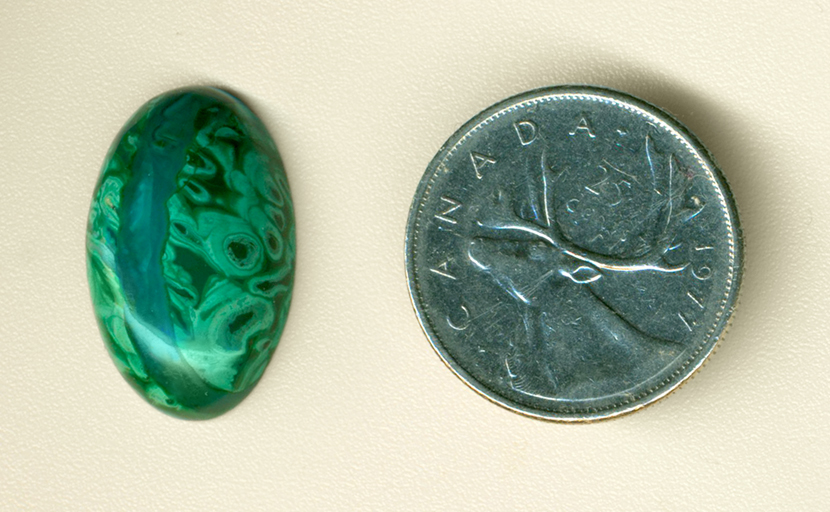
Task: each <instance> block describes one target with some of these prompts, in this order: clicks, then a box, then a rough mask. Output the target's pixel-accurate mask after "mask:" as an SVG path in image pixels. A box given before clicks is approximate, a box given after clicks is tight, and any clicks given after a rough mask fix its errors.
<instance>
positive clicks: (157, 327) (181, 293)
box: [87, 88, 295, 419]
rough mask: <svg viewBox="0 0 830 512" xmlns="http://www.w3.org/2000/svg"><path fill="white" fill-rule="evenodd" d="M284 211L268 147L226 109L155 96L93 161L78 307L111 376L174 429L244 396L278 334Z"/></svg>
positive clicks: (215, 102)
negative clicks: (86, 304) (86, 309)
mask: <svg viewBox="0 0 830 512" xmlns="http://www.w3.org/2000/svg"><path fill="white" fill-rule="evenodd" d="M294 258H295V243H294V212H293V207H292V202H291V195H290V193H289V189H288V182H287V180H286V176H285V171H284V170H283V165H282V160H281V159H280V156H279V152H278V151H277V147H276V145H275V144H274V141H273V140H272V139H271V137H270V135H269V134H268V131H267V130H266V129H265V127H264V126H263V124H262V122H261V121H260V120H259V119H258V118H257V117H256V116H255V115H254V114H253V113H252V112H251V111H250V110H249V109H248V108H247V107H246V106H245V105H244V104H243V103H242V102H241V101H239V100H238V99H237V98H235V97H233V96H231V95H230V94H227V93H225V92H223V91H221V90H218V89H213V88H189V89H180V90H175V91H171V92H168V93H165V94H162V95H160V96H158V97H156V98H154V99H152V100H150V101H149V102H148V103H146V104H145V105H144V106H142V107H141V108H140V109H139V110H138V112H136V113H135V114H134V115H133V116H132V118H130V120H129V121H128V122H127V124H126V125H125V126H124V128H123V129H122V130H121V133H120V134H119V135H118V136H117V137H116V139H115V141H114V142H113V144H112V147H111V148H110V151H109V153H108V154H107V157H106V160H105V161H104V165H103V168H102V171H101V176H100V178H99V180H98V184H97V186H96V188H95V193H94V196H93V200H92V205H91V208H90V213H89V224H88V229H87V266H88V273H89V283H90V288H91V292H92V302H93V306H94V309H95V314H96V316H97V318H98V323H99V326H100V329H101V333H102V335H103V338H104V340H105V344H106V346H107V348H108V350H109V353H110V355H111V356H112V359H113V361H114V362H115V365H116V366H117V367H118V369H119V370H120V371H121V374H122V375H123V376H124V378H125V379H126V380H127V382H129V383H130V384H131V385H132V386H133V387H134V388H135V389H136V390H137V391H138V392H139V393H140V394H141V395H142V396H143V397H144V398H145V399H146V400H147V401H148V402H150V403H151V404H152V405H154V406H156V407H157V408H159V409H161V410H162V411H164V412H167V413H169V414H172V415H174V416H178V417H183V418H193V419H203V418H211V417H215V416H218V415H220V414H222V413H224V412H226V411H227V410H229V409H231V408H232V407H234V406H235V405H236V404H238V403H239V402H240V401H241V400H242V399H243V398H244V397H245V396H246V395H247V394H248V393H249V392H250V391H251V390H252V389H253V387H254V386H255V385H256V383H257V381H258V380H259V378H260V377H261V376H262V373H263V371H264V370H265V367H266V366H267V365H268V362H269V360H270V358H271V355H272V353H273V352H274V349H275V348H276V345H277V342H278V340H279V337H280V334H281V333H282V330H283V327H284V326H285V322H286V318H287V315H288V307H289V304H290V302H291V290H292V284H293V278H294Z"/></svg>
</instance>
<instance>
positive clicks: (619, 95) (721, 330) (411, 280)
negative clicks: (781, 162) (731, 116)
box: [404, 85, 744, 423]
mask: <svg viewBox="0 0 830 512" xmlns="http://www.w3.org/2000/svg"><path fill="white" fill-rule="evenodd" d="M565 95H589V96H594V97H600V98H607V99H609V100H612V101H613V102H615V103H623V104H629V105H631V106H633V107H635V109H639V110H641V111H643V112H645V113H647V114H650V115H651V116H654V117H655V118H657V119H659V120H661V121H662V122H663V123H665V124H666V125H667V126H668V128H669V129H670V130H673V131H674V132H676V133H675V134H672V135H674V136H675V138H677V139H680V140H683V141H685V142H686V143H687V144H688V145H689V147H690V149H692V150H693V151H694V152H696V153H697V156H698V157H699V159H700V163H701V164H702V165H703V166H704V168H708V169H709V170H710V171H711V173H712V177H713V178H714V181H715V185H716V186H717V187H718V188H719V189H720V192H721V194H722V195H723V206H725V218H726V221H727V223H728V227H729V226H731V229H732V233H733V244H732V248H731V254H730V256H731V258H732V260H733V265H732V267H733V268H732V272H733V276H732V279H731V283H729V286H728V287H727V289H726V292H725V294H724V298H723V299H722V300H723V302H722V303H723V306H722V311H721V313H720V317H719V318H718V319H717V321H716V322H715V323H714V325H713V326H712V328H711V329H710V332H708V333H707V335H706V336H705V337H704V338H703V339H702V340H700V341H698V342H697V345H696V347H697V348H696V350H693V351H692V352H691V353H690V356H689V358H688V359H687V360H686V362H685V363H684V364H683V365H680V367H679V368H677V369H675V371H674V372H673V373H672V374H670V375H669V376H668V377H667V378H666V379H665V380H664V381H663V382H661V383H660V384H658V385H657V386H659V387H658V388H657V389H656V390H654V391H653V392H648V391H646V392H645V394H644V395H643V396H641V397H639V398H637V399H635V400H633V401H631V402H628V403H626V402H622V403H620V404H619V405H612V406H609V407H607V408H603V409H602V410H595V412H591V411H590V408H588V409H589V410H588V411H584V410H582V409H580V410H578V411H575V412H559V411H547V410H542V409H536V408H533V407H529V406H526V405H524V404H521V403H518V402H515V401H513V400H511V399H509V398H507V397H505V396H503V395H500V394H498V393H496V392H495V391H494V390H492V389H490V388H488V387H487V386H485V385H484V384H482V383H481V382H480V381H478V380H477V379H476V378H475V377H473V376H472V375H470V374H469V373H468V372H467V371H466V370H465V369H464V368H463V367H462V366H461V365H460V364H459V363H457V362H456V361H455V359H453V358H452V356H451V355H450V354H449V353H448V351H447V350H446V348H445V347H444V346H443V343H442V342H441V340H440V338H439V337H438V335H437V334H436V333H435V332H433V329H432V326H431V323H430V319H429V318H428V316H427V314H426V312H425V311H424V310H423V309H422V307H421V306H420V303H419V291H418V285H417V280H418V275H417V273H416V271H415V252H416V250H415V246H416V238H417V236H416V235H417V231H416V228H417V225H418V218H419V215H420V213H421V206H422V205H423V203H424V198H425V197H424V196H425V194H426V192H427V191H428V190H429V188H430V187H431V185H432V182H433V177H434V176H435V175H436V173H437V171H438V167H439V165H440V164H441V163H442V162H443V161H444V160H445V158H446V157H447V156H448V155H449V154H450V152H451V151H453V150H454V149H455V148H456V147H457V146H458V144H459V143H460V142H461V141H462V139H464V138H465V137H466V136H467V135H469V134H470V132H472V131H474V130H475V129H476V128H477V127H478V126H479V125H481V124H482V123H484V122H485V121H487V120H488V119H489V118H491V117H492V116H493V115H495V114H498V113H499V112H502V111H504V110H507V109H509V108H510V107H511V106H513V107H515V108H521V105H522V104H523V103H526V102H528V101H531V100H539V99H541V98H544V97H547V96H565ZM635 113H636V112H635ZM404 253H405V255H404V262H405V266H406V274H407V285H408V289H409V297H410V301H411V302H412V306H413V308H414V310H415V314H416V316H417V318H418V322H419V323H420V325H421V328H422V329H423V331H424V334H425V335H426V337H427V339H428V340H429V342H430V344H431V345H432V348H433V350H435V352H436V353H437V354H438V356H439V357H440V358H441V360H442V361H443V362H444V364H445V365H446V366H447V367H448V368H449V369H450V370H451V371H452V372H453V373H454V374H455V375H456V376H457V377H458V378H459V379H461V380H462V381H463V382H464V383H465V384H467V385H468V386H469V387H470V388H472V389H473V390H474V391H476V392H477V393H479V394H480V395H482V396H484V397H485V398H487V399H488V400H490V401H491V402H494V403H496V404H498V405H500V406H502V407H504V408H506V409H509V410H511V411H513V412H517V413H519V414H523V415H526V416H530V417H533V418H537V419H542V420H550V421H557V422H567V423H573V422H593V421H599V420H604V419H610V418H615V417H619V416H621V415H624V414H629V413H632V412H634V411H637V410H640V409H642V408H644V407H646V406H648V405H651V404H653V403H655V402H657V401H659V400H660V399H662V398H665V397H666V396H668V395H669V394H671V393H672V392H674V391H676V390H677V389H678V388H679V387H680V386H682V385H683V384H685V383H686V382H687V381H688V380H689V379H691V378H692V376H693V375H694V374H695V373H696V372H697V371H698V370H699V369H700V368H701V367H702V366H703V365H704V364H705V363H706V362H707V361H708V359H709V357H711V355H712V354H713V353H714V352H715V350H716V347H717V345H718V343H719V342H720V341H721V340H722V339H723V336H724V334H725V332H726V329H727V327H728V325H729V322H730V321H731V318H732V315H733V312H734V310H735V306H736V305H737V298H738V293H739V289H740V284H741V280H742V277H743V267H744V261H743V255H744V247H743V233H742V230H741V224H740V219H739V216H738V210H737V206H736V205H735V201H734V198H733V196H732V191H731V189H730V187H729V184H728V182H727V180H726V177H725V176H724V175H723V172H722V171H721V170H720V167H718V165H717V164H716V163H715V160H714V158H713V157H712V155H711V154H710V153H709V151H708V150H707V149H706V147H705V146H704V145H703V144H702V143H701V142H700V140H699V139H698V138H697V137H696V136H695V135H694V134H693V133H692V132H691V131H690V130H689V129H688V128H686V126H685V125H683V124H682V123H681V122H680V121H678V120H677V119H676V118H675V117H674V116H673V115H671V114H670V113H668V112H666V111H665V110H663V109H661V108H659V107H657V106H655V105H653V104H651V103H649V102H647V101H644V100H642V99H639V98H636V97H634V96H631V95H630V94H627V93H624V92H621V91H618V90H614V89H610V88H607V87H600V86H594V85H558V86H551V87H543V88H539V89H533V90H530V91H526V92H523V93H520V94H517V95H515V96H511V97H509V98H507V99H505V100H502V101H500V102H498V103H495V104H494V105H491V106H490V107H488V108H486V109H484V110H482V111H481V112H479V113H478V114H477V115H475V116H474V117H473V118H472V119H470V120H469V121H467V122H466V123H464V125H462V126H461V127H460V128H459V129H458V130H456V131H455V133H453V134H452V135H451V136H450V137H449V138H448V139H447V141H446V142H445V143H444V144H443V145H442V146H441V148H440V149H439V150H438V152H437V153H436V155H435V156H434V157H433V159H432V160H431V161H430V163H429V165H428V166H427V168H426V171H425V172H424V174H423V176H422V178H421V180H420V182H419V184H418V188H417V190H416V192H415V196H414V198H413V200H412V205H411V206H410V210H409V218H408V220H407V227H406V237H405V240H404ZM695 352H697V353H696V354H695ZM701 353H703V354H702V355H701Z"/></svg>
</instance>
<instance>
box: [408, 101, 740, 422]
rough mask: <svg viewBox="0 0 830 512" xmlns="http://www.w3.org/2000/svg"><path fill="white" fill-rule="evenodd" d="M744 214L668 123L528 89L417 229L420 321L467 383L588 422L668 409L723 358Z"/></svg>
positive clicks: (699, 149)
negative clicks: (665, 405) (715, 355)
mask: <svg viewBox="0 0 830 512" xmlns="http://www.w3.org/2000/svg"><path fill="white" fill-rule="evenodd" d="M741 251H742V242H741V233H740V226H739V222H738V216H737V210H736V208H735V205H734V203H733V200H732V195H731V193H730V192H729V189H728V186H727V183H726V181H725V179H724V178H723V176H722V174H721V172H720V171H719V170H718V168H717V167H716V166H715V164H714V162H713V161H712V159H711V157H710V156H709V154H708V152H707V151H706V150H705V148H704V147H703V146H702V145H701V143H700V142H699V141H698V140H697V139H696V138H695V137H694V136H693V135H692V134H691V133H690V132H689V131H688V130H687V129H686V128H685V127H683V126H682V125H681V124H680V123H679V122H678V121H676V120H675V119H674V118H672V117H671V116H670V115H668V114H667V113H665V112H663V111H661V110H660V109H658V108H656V107H654V106H652V105H650V104H648V103H646V102H644V101H641V100H638V99H636V98H633V97H631V96H629V95H626V94H623V93H620V92H616V91H611V90H608V89H602V88H597V87H586V86H563V87H553V88H547V89H541V90H536V91H530V92H528V93H525V94H521V95H519V96H516V97H513V98H510V99H507V100H505V101H503V102H501V103H498V104H496V105H494V106H492V107H490V108H488V109H487V110H485V111H484V112H482V113H481V114H479V115H478V116H476V117H475V118H473V119H472V120H470V121H469V122H468V123H467V124H465V125H464V126H463V127H462V128H461V129H459V130H458V131H457V132H456V133H455V134H454V135H453V136H452V137H450V139H449V140H448V141H447V142H446V143H445V145H444V146H443V148H442V149H441V151H440V152H439V153H438V154H437V155H436V156H435V158H434V159H433V160H432V163H430V165H429V167H428V168H427V171H426V173H425V174H424V177H423V179H422V180H421V183H420V185H419V187H418V191H417V193H416V195H415V199H414V201H413V204H412V208H411V211H410V215H409V223H408V227H407V237H406V260H407V261H406V266H407V276H408V282H409V290H410V294H411V297H412V302H413V304H414V306H415V310H416V312H417V315H418V319H419V320H420V322H421V325H422V327H423V329H424V331H425V332H426V334H427V337H428V338H429V340H430V342H431V343H432V345H433V347H434V348H435V350H436V351H437V352H438V354H439V355H440V356H441V358H442V359H443V360H444V361H445V362H446V364H447V365H448V366H449V367H450V368H451V369H452V370H453V371H454V372H455V373H456V374H457V375H458V376H459V377H460V378H461V379H462V380H464V381H465V382H466V383H467V384H469V385H470V386H471V387H473V388H474V389H475V390H477V391H478V392H479V393H481V394H483V395H485V396H486V397H488V398H490V399H491V400H493V401H495V402H497V403H499V404H501V405H503V406H505V407H507V408H509V409H512V410H515V411H517V412H521V413H524V414H528V415H531V416H536V417H540V418H548V419H555V420H563V421H586V420H594V419H601V418H607V417H612V416H616V415H619V414H624V413H626V412H631V411H633V410H636V409H639V408H641V407H643V406H645V405H648V404H649V403H652V402H654V401H655V400H657V399H659V398H661V397H663V396H665V395H667V394H668V393H670V392H671V391H672V390H673V389H675V388H676V387H677V386H679V385H680V384H681V383H682V382H683V381H685V380H686V379H687V378H688V377H690V376H691V375H692V373H694V371H695V370H697V369H698V368H699V367H700V366H701V365H702V364H703V362H704V361H705V360H706V358H707V357H708V356H709V354H711V352H712V350H713V349H714V347H715V344H716V343H717V341H718V339H719V337H720V336H721V334H722V333H723V331H724V329H725V326H726V324H727V321H728V319H729V316H730V314H731V313H732V309H733V308H734V305H735V301H736V296H737V293H738V287H739V284H740V278H741V272H742V266H741V265H742V253H741Z"/></svg>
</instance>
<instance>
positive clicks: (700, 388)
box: [0, 0, 830, 510]
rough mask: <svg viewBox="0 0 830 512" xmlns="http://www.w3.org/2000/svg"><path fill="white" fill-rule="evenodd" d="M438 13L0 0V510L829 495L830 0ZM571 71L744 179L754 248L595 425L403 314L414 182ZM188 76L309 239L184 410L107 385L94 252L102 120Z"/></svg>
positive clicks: (763, 499)
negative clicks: (276, 337) (518, 410)
mask: <svg viewBox="0 0 830 512" xmlns="http://www.w3.org/2000/svg"><path fill="white" fill-rule="evenodd" d="M447 4H448V3H447V2H433V3H431V4H428V3H424V4H420V5H416V4H414V3H409V2H407V3H404V2H400V3H398V4H397V5H394V6H393V5H388V4H387V5H386V6H379V5H371V4H369V3H363V2H357V1H342V2H330V3H322V2H311V1H306V2H282V3H277V2H274V3H266V2H230V1H228V2H219V1H216V2H193V3H192V4H190V5H186V4H184V3H182V2H172V1H155V2H113V1H108V0H107V1H105V0H100V1H96V2H63V1H54V2H31V3H29V2H22V1H21V2H19V1H14V0H8V1H4V2H3V3H2V6H0V180H1V181H0V233H2V241H1V242H0V249H1V250H0V269H1V270H0V279H2V280H1V281H0V282H1V283H2V294H0V333H2V340H0V509H4V510H16V509H33V510H98V509H101V510H439V509H441V510H461V509H466V510H472V509H478V510H547V509H553V510H740V509H747V510H759V509H767V510H784V509H787V510H816V509H822V508H824V507H826V506H827V503H828V500H830V479H829V478H828V475H830V440H828V422H829V421H830V412H828V411H830V408H828V407H827V401H828V397H830V393H828V384H830V377H828V375H829V374H828V367H830V339H828V325H827V319H828V313H827V308H828V306H830V301H828V278H830V266H828V265H827V262H826V260H827V256H826V255H827V253H828V249H830V240H828V237H827V233H828V218H829V217H830V173H829V172H828V165H829V164H828V160H827V158H826V147H827V144H828V133H830V104H829V103H828V101H829V100H828V98H830V71H829V69H830V67H829V66H828V48H830V5H828V3H827V2H822V1H813V2H800V3H794V4H784V3H781V2H777V1H769V2H764V3H758V2H755V3H752V2H723V1H719V2H707V3H702V2H689V1H673V2H662V3H661V2H637V3H634V2H618V3H616V2H588V1H581V2H568V3H565V2H559V3H556V2H545V1H539V2H535V3H526V4H524V5H520V4H519V3H517V2H503V3H497V2H457V3H453V4H452V5H447ZM779 6H782V7H779ZM783 6H785V7H783ZM573 82H577V83H594V84H599V85H605V86H610V87H614V88H619V89H622V90H625V91H628V92H630V93H633V94H635V95H638V96H640V97H643V98H645V99H647V100H649V101H651V102H653V103H656V104H657V105H660V106H662V107H663V108H665V109H668V110H669V111H671V112H673V113H674V114H675V115H676V116H677V117H678V118H679V119H680V120H681V121H683V122H684V123H686V124H687V125H688V126H689V127H690V128H691V129H692V130H693V131H694V132H695V133H696V134H697V135H698V136H699V137H700V138H701V139H702V140H703V142H704V143H705V144H706V145H707V146H708V147H709V148H710V150H711V151H712V153H713V154H714V155H715V158H716V159H717V160H718V161H719V163H720V164H721V167H722V168H723V171H724V173H725V174H726V176H727V178H728V179H729V180H730V182H731V184H732V189H733V191H734V194H735V197H736V199H737V201H738V205H739V208H740V211H741V217H742V221H743V225H744V229H745V234H746V248H747V253H746V254H747V270H746V279H745V282H744V287H743V293H742V301H741V305H740V307H739V309H738V313H737V316H736V317H735V321H734V323H733V326H732V328H731V331H730V332H729V335H728V336H727V338H726V340H725V342H724V343H723V344H722V345H721V347H720V349H719V351H718V353H717V354H715V356H714V357H713V359H712V360H711V361H710V363H709V364H708V365H707V367H706V368H705V369H704V370H703V371H702V372H700V373H699V374H698V376H697V377H696V378H695V379H694V380H693V381H691V382H690V383H688V384H687V385H686V386H685V387H684V388H682V389H681V390H680V391H679V392H677V393H675V394H674V395H673V396H671V397H669V398H668V399H666V400H665V401H663V402H661V403H660V404H659V405H656V406H654V407H652V408H650V409H647V410H644V411H641V412H639V413H637V414H634V415H632V416H628V417H625V418H623V419H619V420H615V421H611V422H605V423H600V424H593V425H559V424H553V423H545V422H541V421H536V420H531V419H528V418H525V417H522V416H519V415H517V414H514V413H511V412H509V411H506V410H504V409H501V408H499V407H497V406H495V405H493V404H491V403H489V402H487V401H486V400H485V399H483V398H481V397H479V396H478V395H477V394H475V393H474V392H473V391H471V390H470V389H468V388H467V387H466V386H465V385H464V384H463V383H462V382H461V381H460V380H459V379H457V378H456V377H455V376H453V375H452V373H451V372H450V371H449V370H447V369H446V368H445V367H444V365H443V364H442V363H441V362H440V360H439V358H438V357H437V356H436V355H435V354H434V353H433V351H432V349H431V348H430V346H429V343H428V342H427V340H426V339H425V338H424V336H423V334H422V333H421V330H420V328H419V326H418V323H417V321H416V319H415V315H414V314H413V312H412V309H411V306H410V303H409V298H408V295H407V291H406V285H405V278H404V266H403V236H404V227H405V223H406V217H407V212H408V209H409V205H410V201H411V198H412V194H413V193H414V191H415V187H416V185H417V183H418V180H419V179H420V177H421V174H422V173H423V171H424V169H425V167H426V165H427V164H428V162H429V161H430V159H431V158H432V156H433V155H434V153H435V152H436V151H437V150H438V148H439V147H440V145H441V144H442V143H443V142H444V141H445V140H446V138H447V137H448V136H449V135H450V134H451V133H452V132H453V131H454V130H455V129H456V128H458V127H459V126H460V125H461V124H462V123H463V122H465V121H466V120H467V119H469V118H470V117H472V116H473V115H475V114H476V113H478V112H479V111H480V110H481V109H483V108H485V107H487V106H489V105H490V104H492V103H494V102H496V101H498V100H500V99H502V98H505V97H507V96H510V95H513V94H515V93H518V92H521V91H524V90H527V89H531V88H535V87H540V86H545V85H550V84H558V83H573ZM187 84H210V85H218V86H222V87H226V88H228V89H230V90H232V91H234V92H236V93H237V94H238V95H240V96H241V97H242V98H244V100H245V101H246V102H248V103H249V104H250V105H251V106H252V107H253V108H254V109H255V110H256V111H257V112H258V113H259V114H260V116H261V117H262V118H263V120H264V121H265V123H266V125H267V126H268V127H269V129H270V130H271V131H272V133H273V135H274V137H275V139H276V140H277V143H278V145H279V147H280V149H281V151H282V154H283V156H284V159H285V163H286V166H287V169H288V173H289V179H290V183H291V187H292V190H293V195H294V200H295V203H296V214H297V233H298V248H299V254H298V262H299V266H298V268H297V281H296V292H295V296H294V303H293V306H292V312H291V315H290V319H289V323H288V326H287V330H286V331H285V334H284V336H283V339H282V342H281V344H280V346H279V348H278V349H277V352H276V355H275V358H274V360H273V362H272V363H271V365H270V367H269V368H268V370H267V372H266V374H265V376H264V378H263V379H262V381H261V383H260V385H259V386H258V388H257V389H256V390H255V392H254V393H253V394H252V395H251V396H250V397H249V398H248V399H247V400H246V401H244V402H243V403H242V404H241V405H240V406H239V407H238V408H237V409H235V410H234V411H232V412H231V413H229V414H227V415H225V416H223V417H220V418H218V419H216V420H213V421H208V422H201V423H193V422H184V421H180V420H176V419H172V418H169V417H167V416H164V415H162V414H160V413H158V412H156V411H155V410H153V409H152V408H150V407H149V406H148V405H146V404H145V403H144V402H143V401H142V400H141V399H140V398H139V397H138V396H136V395H135V393H134V392H133V391H132V390H131V389H130V388H129V387H128V386H127V384H126V383H124V382H123V380H122V379H121V377H120V376H119V375H118V373H117V372H116V370H115V368H114V366H113V364H112V363H111V362H110V360H109V358H108V356H107V354H106V352H105V350H104V348H103V346H102V342H101V340H100V337H99V335H98V331H97V327H96V325H95V322H94V320H93V315H92V311H91V307H90V301H89V297H88V292H87V284H86V275H85V264H84V234H85V220H86V214H87V208H88V206H89V200H90V195H91V192H92V188H93V186H94V183H95V179H96V177H97V175H98V171H99V167H100V164H101V161H102V159H103V157H104V154H105V152H106V150H107V148H108V146H109V144H110V142H111V141H112V138H113V137H114V135H115V134H116V133H117V131H118V130H119V128H120V127H121V125H122V123H124V121H125V120H126V119H127V118H128V117H129V116H130V115H131V114H132V113H133V112H134V111H135V110H136V109H137V108H138V107H139V106H140V105H141V104H142V103H144V102H145V101H146V100H147V99H149V98H150V97H152V96H154V95H156V94H158V93H161V92H163V91H165V90H167V89H170V88H174V87H178V86H183V85H187Z"/></svg>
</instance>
